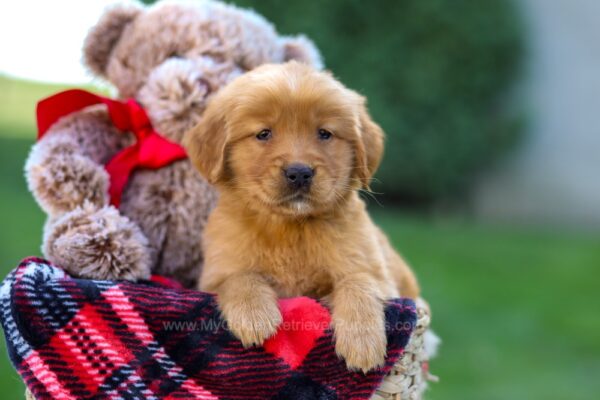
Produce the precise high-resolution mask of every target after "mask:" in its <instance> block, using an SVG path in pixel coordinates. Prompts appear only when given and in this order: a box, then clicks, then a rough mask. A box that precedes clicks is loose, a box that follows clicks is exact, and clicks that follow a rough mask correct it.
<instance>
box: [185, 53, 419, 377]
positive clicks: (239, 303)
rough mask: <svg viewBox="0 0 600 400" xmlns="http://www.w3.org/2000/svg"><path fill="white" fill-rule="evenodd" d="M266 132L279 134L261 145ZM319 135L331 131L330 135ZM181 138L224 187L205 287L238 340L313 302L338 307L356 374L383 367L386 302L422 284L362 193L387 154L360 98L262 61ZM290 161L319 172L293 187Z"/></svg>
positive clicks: (209, 242)
mask: <svg viewBox="0 0 600 400" xmlns="http://www.w3.org/2000/svg"><path fill="white" fill-rule="evenodd" d="M264 129H269V130H270V131H271V132H272V136H271V137H270V139H268V140H258V138H257V136H256V135H257V133H258V132H261V131H262V130H264ZM319 129H326V130H327V131H329V132H332V134H333V136H332V137H331V139H328V140H324V139H322V138H320V137H319V133H318V132H319ZM184 142H185V144H186V146H187V148H188V153H189V155H190V157H191V159H192V160H193V162H194V164H195V165H196V167H197V168H198V169H199V170H200V171H201V172H202V174H203V175H204V176H205V177H207V179H209V181H210V182H212V183H214V184H216V185H217V187H218V188H219V192H220V198H219V200H218V202H217V206H216V208H215V209H214V211H213V212H212V214H211V215H210V217H209V220H208V223H207V226H206V229H205V232H204V240H203V243H204V251H205V267H204V271H203V273H202V276H201V280H200V289H201V290H206V291H212V292H216V293H217V294H218V295H219V297H218V302H219V305H220V307H221V310H222V312H223V314H224V316H225V318H226V319H227V321H228V323H229V326H230V328H231V329H232V331H233V332H234V333H235V334H236V335H237V336H238V337H239V338H240V339H241V341H242V343H243V344H244V345H245V346H250V345H255V344H261V343H262V342H263V341H264V340H265V339H267V338H268V337H270V336H271V335H273V334H274V333H275V331H276V329H277V326H278V325H279V323H280V322H281V315H280V313H279V311H278V308H277V303H276V299H277V298H278V297H289V296H300V295H308V296H314V297H317V298H324V299H326V301H328V302H329V303H330V305H331V307H332V319H333V324H334V329H335V335H336V350H337V352H338V354H339V355H340V356H342V357H343V358H344V359H345V360H346V363H347V365H348V367H350V368H353V369H360V370H363V371H367V370H370V369H372V368H375V367H377V366H380V365H382V363H383V362H384V356H385V349H386V336H385V330H384V304H383V302H384V300H385V299H388V298H391V297H397V296H398V295H400V294H402V295H403V296H408V297H412V298H416V297H417V296H418V294H419V289H418V286H417V282H416V279H415V277H414V275H413V273H412V272H411V270H410V269H409V267H408V266H407V265H406V263H405V262H404V261H403V260H402V259H401V258H400V256H399V255H398V254H397V253H396V252H395V251H394V250H393V249H392V247H391V246H390V244H389V242H388V241H387V238H386V237H385V236H384V234H383V233H382V232H381V231H380V230H379V229H378V228H377V227H376V226H375V225H374V224H373V222H372V221H371V219H370V218H369V215H368V214H367V212H366V210H365V205H364V203H363V201H362V200H361V199H360V198H359V196H358V189H360V188H365V187H367V186H368V183H369V180H370V179H371V177H372V175H373V173H374V172H375V170H376V169H377V167H378V165H379V161H380V159H381V155H382V151H383V132H382V131H381V129H380V128H379V126H378V125H377V124H375V123H374V122H373V121H372V120H371V118H370V117H369V115H368V112H367V110H366V107H365V101H364V98H363V97H361V96H359V95H358V94H357V93H355V92H353V91H351V90H349V89H347V88H345V87H344V86H343V85H342V84H340V83H339V82H338V81H336V80H335V79H334V78H333V77H332V76H331V75H330V74H328V73H324V72H318V71H316V70H315V69H313V68H311V67H309V66H307V65H304V64H300V63H296V62H291V63H287V64H282V65H266V66H262V67H259V68H257V69H255V70H254V71H251V72H249V73H247V74H245V75H243V76H241V77H239V78H237V79H236V80H234V81H233V82H232V83H230V84H229V85H228V86H227V87H226V88H225V89H223V90H222V91H221V92H220V93H219V94H217V95H216V96H215V98H214V99H213V100H212V101H211V103H209V105H208V108H207V110H206V112H205V115H204V118H203V121H202V122H201V123H200V124H199V125H198V126H196V127H195V128H194V129H193V130H191V131H190V132H188V133H187V135H186V139H185V141H184ZM292 163H303V164H306V165H309V166H310V167H311V168H312V169H313V170H314V171H315V175H314V178H313V182H312V185H311V186H310V190H309V191H308V192H307V193H306V194H303V195H299V194H298V192H297V191H296V190H294V189H290V188H289V185H288V183H287V182H286V179H285V176H284V173H283V172H282V171H283V169H284V168H286V167H287V166H288V165H290V164H292Z"/></svg>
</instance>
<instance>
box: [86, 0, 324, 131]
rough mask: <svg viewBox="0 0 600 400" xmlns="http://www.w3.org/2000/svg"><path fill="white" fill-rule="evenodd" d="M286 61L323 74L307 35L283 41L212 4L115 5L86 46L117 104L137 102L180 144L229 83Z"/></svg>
mask: <svg viewBox="0 0 600 400" xmlns="http://www.w3.org/2000/svg"><path fill="white" fill-rule="evenodd" d="M288 60H298V61H302V62H305V63H308V64H311V65H313V66H315V67H316V68H321V67H322V65H321V58H320V55H319V52H318V51H317V49H316V47H315V46H314V44H313V43H312V42H311V41H310V40H308V39H307V38H305V37H304V36H295V37H290V36H287V37H286V36H280V35H278V34H277V32H276V30H275V29H274V27H273V26H272V24H270V23H269V22H268V21H266V20H265V19H264V18H263V17H261V16H260V15H258V14H256V13H254V12H253V11H250V10H242V9H239V8H237V7H234V6H231V5H226V4H222V3H218V2H215V1H202V0H200V1H196V2H183V1H181V0H180V1H177V2H173V1H166V2H159V3H157V4H156V5H153V6H150V7H147V8H145V7H143V6H140V5H136V4H122V5H116V6H113V7H112V8H110V9H108V10H107V11H106V12H105V13H104V15H103V16H102V17H101V18H100V20H99V21H98V23H97V24H96V25H95V26H94V27H93V28H92V29H91V30H90V32H89V34H88V36H87V38H86V40H85V43H84V63H85V64H86V66H87V67H88V68H89V69H90V70H91V71H92V72H93V73H94V74H95V75H97V76H99V77H101V78H103V79H105V80H107V81H108V82H110V83H111V84H112V85H113V86H114V87H115V88H116V89H117V90H118V92H119V96H120V97H123V98H129V97H133V98H135V99H136V100H137V101H138V102H140V104H142V105H143V106H144V108H145V109H146V112H147V113H148V115H149V117H150V119H151V120H152V122H153V124H154V126H155V128H156V129H158V130H159V131H160V132H161V133H162V134H163V135H164V136H166V137H167V138H169V139H171V140H173V141H176V142H181V140H182V136H183V133H184V132H185V131H186V130H188V129H190V128H191V127H192V126H194V125H195V124H196V123H198V122H199V120H200V118H201V116H202V113H203V111H204V108H205V106H206V103H207V101H208V100H210V98H211V96H212V94H214V93H215V92H216V91H217V90H218V89H220V88H221V87H222V86H224V85H225V84H226V83H227V82H229V81H230V80H232V79H233V78H235V77H236V76H238V75H240V74H242V73H244V72H245V71H248V70H251V69H253V68H255V67H257V66H259V65H261V64H265V63H280V62H285V61H288Z"/></svg>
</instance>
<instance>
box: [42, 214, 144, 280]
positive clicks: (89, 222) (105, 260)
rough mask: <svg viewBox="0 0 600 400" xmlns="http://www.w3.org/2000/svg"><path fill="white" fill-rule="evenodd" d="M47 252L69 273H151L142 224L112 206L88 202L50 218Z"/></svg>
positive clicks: (91, 275)
mask: <svg viewBox="0 0 600 400" xmlns="http://www.w3.org/2000/svg"><path fill="white" fill-rule="evenodd" d="M43 251H44V254H45V256H46V257H47V258H48V259H49V260H50V261H52V262H53V263H55V264H57V265H58V266H60V267H62V268H64V269H65V270H66V271H68V272H69V273H70V274H72V275H74V276H78V277H84V278H89V279H102V280H105V279H108V280H111V279H126V280H138V279H148V278H149V277H150V257H149V253H148V241H147V239H146V237H145V236H144V234H143V233H142V232H141V230H140V229H139V227H138V226H137V225H136V224H134V223H133V222H132V221H131V220H129V219H128V218H127V217H125V216H123V215H121V214H119V211H118V210H117V209H116V208H114V207H112V206H105V207H102V208H100V209H98V208H96V207H95V206H94V205H92V204H91V203H88V202H86V203H85V204H84V205H83V206H81V207H77V208H76V209H74V210H73V211H71V212H68V213H66V214H65V215H63V216H61V217H60V218H58V219H56V220H54V221H49V222H48V224H47V226H46V232H45V235H44V244H43Z"/></svg>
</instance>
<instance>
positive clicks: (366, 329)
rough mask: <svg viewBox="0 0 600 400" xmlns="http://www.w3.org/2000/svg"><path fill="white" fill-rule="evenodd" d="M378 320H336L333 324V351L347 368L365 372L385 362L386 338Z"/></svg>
mask: <svg viewBox="0 0 600 400" xmlns="http://www.w3.org/2000/svg"><path fill="white" fill-rule="evenodd" d="M378 322H379V321H371V322H370V323H369V321H368V319H367V320H365V321H362V322H346V323H344V322H338V323H337V324H336V326H335V351H336V353H337V354H338V356H340V357H342V358H343V359H344V360H345V361H346V366H347V367H348V369H350V370H353V371H362V372H363V373H367V372H368V371H370V370H373V369H376V368H379V367H381V366H383V365H384V363H385V354H386V349H387V338H386V334H385V329H384V327H383V325H382V324H380V323H378Z"/></svg>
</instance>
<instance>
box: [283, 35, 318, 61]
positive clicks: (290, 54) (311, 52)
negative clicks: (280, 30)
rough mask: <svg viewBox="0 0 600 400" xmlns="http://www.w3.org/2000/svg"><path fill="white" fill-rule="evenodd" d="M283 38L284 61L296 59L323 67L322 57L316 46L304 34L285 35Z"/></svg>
mask: <svg viewBox="0 0 600 400" xmlns="http://www.w3.org/2000/svg"><path fill="white" fill-rule="evenodd" d="M281 40H283V51H284V55H283V59H284V61H292V60H296V61H299V62H301V63H304V64H308V65H311V66H313V67H315V68H316V69H323V59H322V57H321V53H319V50H318V49H317V46H315V44H314V43H313V41H312V40H310V39H309V38H307V37H306V36H304V35H298V36H285V37H283V38H282V39H281Z"/></svg>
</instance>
